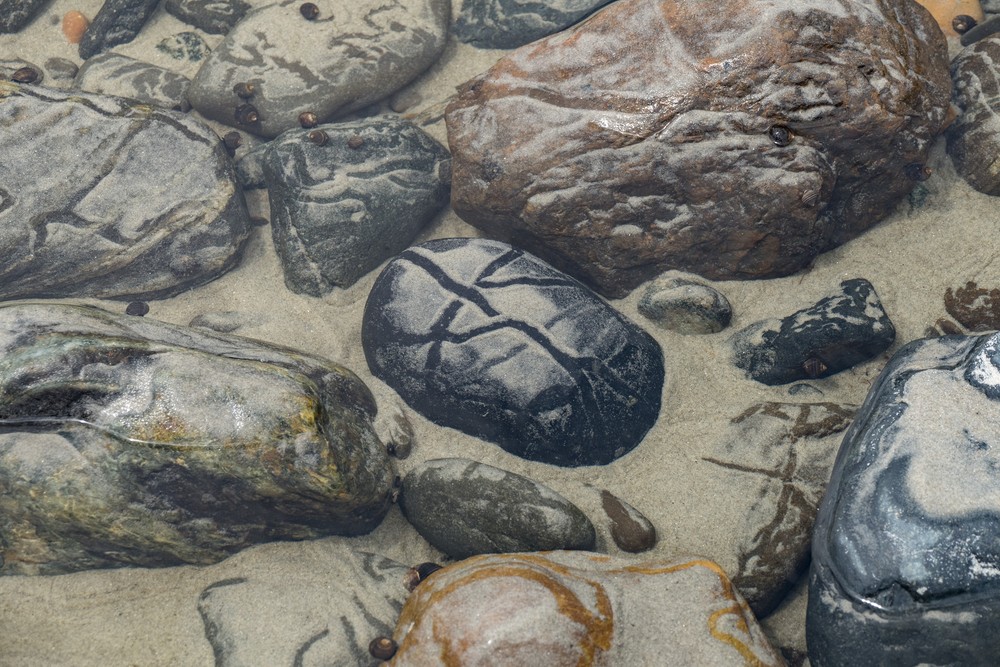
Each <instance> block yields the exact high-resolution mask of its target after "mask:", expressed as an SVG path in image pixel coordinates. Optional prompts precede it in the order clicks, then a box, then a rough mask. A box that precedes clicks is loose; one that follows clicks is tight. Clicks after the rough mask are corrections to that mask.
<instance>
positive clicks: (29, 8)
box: [0, 0, 49, 33]
mask: <svg viewBox="0 0 1000 667" xmlns="http://www.w3.org/2000/svg"><path fill="white" fill-rule="evenodd" d="M48 1H49V0H0V33H4V32H18V31H19V30H20V29H21V28H23V27H24V26H26V25H28V23H30V22H31V20H32V19H33V18H35V17H36V16H38V14H39V13H41V11H42V8H43V7H45V5H46V3H48Z"/></svg>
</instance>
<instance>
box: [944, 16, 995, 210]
mask: <svg viewBox="0 0 1000 667" xmlns="http://www.w3.org/2000/svg"><path fill="white" fill-rule="evenodd" d="M998 62H1000V36H993V37H987V38H985V39H981V40H979V41H978V42H976V43H975V44H972V45H971V46H967V47H965V48H964V49H962V52H961V53H959V54H958V55H957V56H955V61H954V62H953V63H952V69H951V73H952V77H953V78H954V81H955V94H954V102H955V105H956V106H958V108H959V109H961V111H962V113H961V115H959V117H958V120H956V121H955V123H953V124H952V126H951V127H949V128H948V154H949V155H950V156H951V160H952V162H953V163H954V164H955V170H956V171H957V172H958V173H959V174H960V175H961V176H962V178H964V179H965V180H966V181H967V182H968V183H969V185H971V186H972V187H974V188H975V189H976V190H979V191H980V192H983V193H985V194H988V195H994V196H998V195H1000V116H998V115H997V114H998V112H1000V65H998V64H997V63H998Z"/></svg>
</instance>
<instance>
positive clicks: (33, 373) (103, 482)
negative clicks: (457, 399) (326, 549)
mask: <svg viewBox="0 0 1000 667" xmlns="http://www.w3.org/2000/svg"><path fill="white" fill-rule="evenodd" d="M0 358H2V359H3V363H2V364H0V557H2V561H3V565H2V567H0V574H4V575H7V574H62V573H66V572H73V571H78V570H84V569H94V568H103V567H120V566H123V565H140V566H147V567H159V566H165V565H176V564H180V563H194V564H207V563H213V562H216V561H219V560H221V559H222V558H224V557H225V556H227V555H229V554H231V553H233V552H236V551H239V550H240V549H243V548H245V547H247V546H249V545H251V544H255V543H260V542H267V541H274V540H291V539H306V538H313V537H319V536H324V535H330V534H338V535H358V534H363V533H367V532H369V531H371V530H372V529H373V528H375V526H377V525H378V524H379V522H380V521H381V519H382V517H383V516H384V515H385V513H386V512H387V511H388V508H389V505H390V494H391V491H392V480H393V471H392V468H391V466H390V465H389V462H388V457H387V455H386V453H385V448H384V446H383V445H382V443H381V442H379V440H378V438H377V437H376V436H375V433H374V431H373V429H372V419H374V416H375V402H374V400H373V398H372V395H371V393H370V392H369V391H368V389H367V387H365V385H364V384H363V383H362V382H361V381H360V380H359V379H358V378H357V376H355V375H354V374H353V373H352V372H351V371H349V370H348V369H346V368H344V367H343V366H339V365H337V364H334V363H333V362H330V361H327V360H325V359H322V358H319V357H314V356H310V355H306V354H302V353H298V352H295V351H291V350H288V349H286V348H279V347H274V346H271V345H267V344H265V343H260V342H257V341H253V340H250V339H241V338H238V337H235V336H226V335H223V334H216V333H210V332H206V331H204V330H201V329H192V328H188V327H183V326H177V325H170V324H165V323H162V322H157V321H155V320H151V319H150V318H148V317H129V316H126V315H115V314H112V313H109V312H107V311H104V310H101V309H99V308H96V307H91V306H68V305H50V304H42V303H36V304H21V305H8V306H3V307H0Z"/></svg>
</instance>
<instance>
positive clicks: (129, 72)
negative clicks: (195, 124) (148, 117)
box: [76, 53, 191, 111]
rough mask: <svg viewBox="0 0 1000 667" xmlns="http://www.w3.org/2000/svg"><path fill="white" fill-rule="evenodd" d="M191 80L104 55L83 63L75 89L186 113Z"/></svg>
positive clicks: (111, 54) (135, 62) (124, 57)
mask: <svg viewBox="0 0 1000 667" xmlns="http://www.w3.org/2000/svg"><path fill="white" fill-rule="evenodd" d="M189 85H191V80H190V79H188V78H187V77H186V76H182V75H180V74H177V73H176V72H171V71H170V70H168V69H163V68H162V67H157V66H156V65H150V64H149V63H144V62H142V61H141V60H136V59H135V58H129V57H128V56H123V55H119V54H117V53H102V54H100V55H97V56H94V57H93V58H91V59H90V60H88V61H86V62H85V63H83V67H81V68H80V71H79V73H78V74H77V76H76V87H77V88H79V89H80V90H85V91H87V92H89V93H100V94H102V95H117V96H118V97H128V98H130V99H133V100H137V101H139V102H142V103H144V104H155V105H157V106H161V107H164V108H165V109H173V110H175V111H187V110H188V109H189V108H190V106H189V105H188V102H187V89H188V86H189Z"/></svg>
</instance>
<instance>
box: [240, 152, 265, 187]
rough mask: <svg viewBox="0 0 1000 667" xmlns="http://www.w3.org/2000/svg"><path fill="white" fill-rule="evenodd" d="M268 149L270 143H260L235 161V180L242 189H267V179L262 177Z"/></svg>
mask: <svg viewBox="0 0 1000 667" xmlns="http://www.w3.org/2000/svg"><path fill="white" fill-rule="evenodd" d="M270 149H271V143H270V142H262V143H260V144H259V145H257V146H254V147H253V148H251V149H250V150H248V151H246V152H245V153H243V155H241V156H240V158H239V159H238V160H236V180H238V181H239V182H240V185H242V186H243V189H245V190H256V189H260V188H266V187H267V179H266V178H265V177H264V157H265V156H266V155H267V152H268V151H269V150H270Z"/></svg>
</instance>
